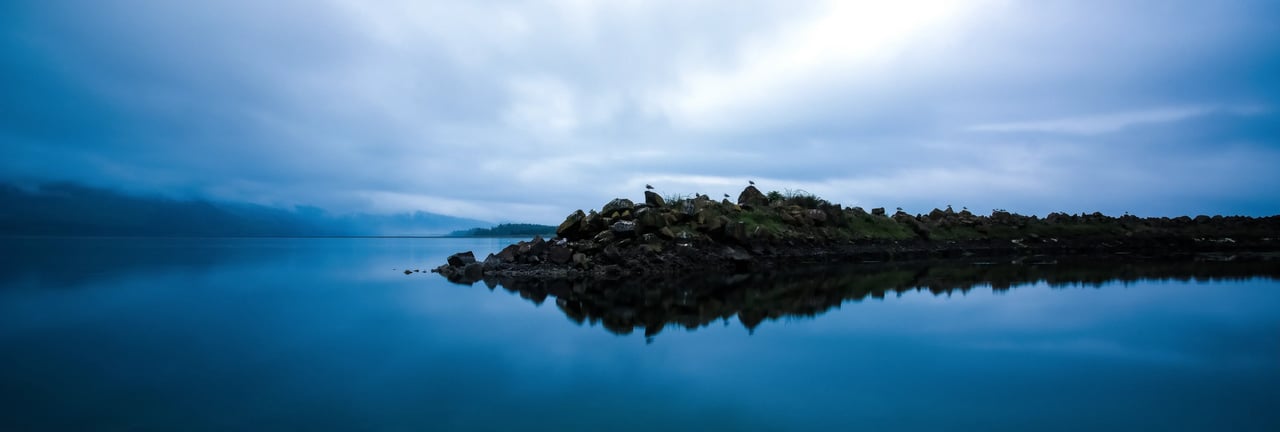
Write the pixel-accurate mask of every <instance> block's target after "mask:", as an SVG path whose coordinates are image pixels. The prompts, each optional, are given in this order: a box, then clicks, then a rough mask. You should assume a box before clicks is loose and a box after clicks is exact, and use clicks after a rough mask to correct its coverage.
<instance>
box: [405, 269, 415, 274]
mask: <svg viewBox="0 0 1280 432" xmlns="http://www.w3.org/2000/svg"><path fill="white" fill-rule="evenodd" d="M404 274H413V271H411V270H405V271H404Z"/></svg>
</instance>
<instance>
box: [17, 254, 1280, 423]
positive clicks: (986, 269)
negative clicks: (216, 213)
mask: <svg viewBox="0 0 1280 432" xmlns="http://www.w3.org/2000/svg"><path fill="white" fill-rule="evenodd" d="M511 242H514V240H498V239H5V240H0V253H2V256H3V260H2V261H0V389H3V390H2V391H3V397H4V403H3V404H2V405H0V429H2V430H281V429H286V430H504V431H505V430H520V429H523V430H565V429H570V430H622V431H626V430H644V431H648V430H816V429H827V430H852V429H871V430H886V429H888V430H1259V431H1263V430H1266V431H1274V430H1280V410H1276V409H1275V407H1276V406H1280V282H1277V273H1280V271H1277V270H1276V269H1274V268H1272V267H1275V266H1274V265H1268V264H1266V263H1262V264H1259V263H1254V264H1249V263H1226V264H1214V263H1180V264H1173V265H1168V264H1154V265H1129V264H1117V263H1112V264H1104V265H1097V264H1089V265H1083V264H1074V263H1053V264H1040V265H1029V264H1019V265H1008V264H1006V263H995V264H993V263H985V264H974V263H962V264H959V265H950V266H944V265H919V264H916V265H887V264H886V265H879V266H861V267H859V268H856V269H824V270H811V271H806V272H805V273H803V274H790V275H752V276H745V277H738V278H734V279H729V280H726V279H724V278H718V279H715V280H700V279H697V278H694V279H689V280H682V281H671V282H667V283H653V282H652V281H631V282H624V283H619V284H618V285H617V286H613V287H609V288H608V289H599V287H595V288H591V287H583V286H573V285H571V284H512V283H508V284H504V285H499V286H496V287H493V288H491V287H488V286H486V285H485V284H482V283H478V284H475V285H473V286H462V285H454V284H450V283H448V282H447V281H445V280H444V279H443V278H441V277H439V276H437V275H434V274H430V273H426V272H425V271H426V270H427V269H428V268H430V267H432V266H435V265H437V264H439V263H442V262H443V261H444V260H445V257H446V256H448V255H449V254H450V253H453V252H457V251H461V250H473V251H475V252H476V254H477V255H478V256H484V255H485V254H486V253H489V252H495V251H497V250H499V249H500V248H501V247H503V246H505V245H506V244H509V243H511ZM405 269H410V270H413V269H420V270H422V272H419V273H412V274H410V275H405V274H404V273H403V271H404V270H405ZM993 287H994V288H993Z"/></svg>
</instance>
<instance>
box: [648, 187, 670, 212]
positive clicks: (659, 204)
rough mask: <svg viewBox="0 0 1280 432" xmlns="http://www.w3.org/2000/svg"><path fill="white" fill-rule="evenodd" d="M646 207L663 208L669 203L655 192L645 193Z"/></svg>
mask: <svg viewBox="0 0 1280 432" xmlns="http://www.w3.org/2000/svg"><path fill="white" fill-rule="evenodd" d="M644 205H647V206H649V207H656V208H663V207H666V206H667V202H666V200H663V199H662V195H658V194H657V193H655V192H654V191H644Z"/></svg>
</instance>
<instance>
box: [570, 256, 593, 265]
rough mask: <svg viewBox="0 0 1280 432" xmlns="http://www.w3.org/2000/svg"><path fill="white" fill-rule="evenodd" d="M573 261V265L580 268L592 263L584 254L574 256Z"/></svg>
mask: <svg viewBox="0 0 1280 432" xmlns="http://www.w3.org/2000/svg"><path fill="white" fill-rule="evenodd" d="M571 259H572V260H573V265H576V266H578V267H586V266H587V265H588V264H590V263H591V260H590V259H588V258H587V254H584V253H576V254H573V258H571Z"/></svg>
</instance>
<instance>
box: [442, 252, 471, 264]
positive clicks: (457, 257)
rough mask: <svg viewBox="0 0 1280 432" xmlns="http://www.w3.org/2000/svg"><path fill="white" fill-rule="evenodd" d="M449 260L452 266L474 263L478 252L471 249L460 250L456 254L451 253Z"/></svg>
mask: <svg viewBox="0 0 1280 432" xmlns="http://www.w3.org/2000/svg"><path fill="white" fill-rule="evenodd" d="M448 261H449V265H450V266H452V267H463V266H466V265H467V264H474V263H475V262H476V254H474V253H471V251H466V252H458V253H456V254H453V255H449V260H448Z"/></svg>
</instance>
